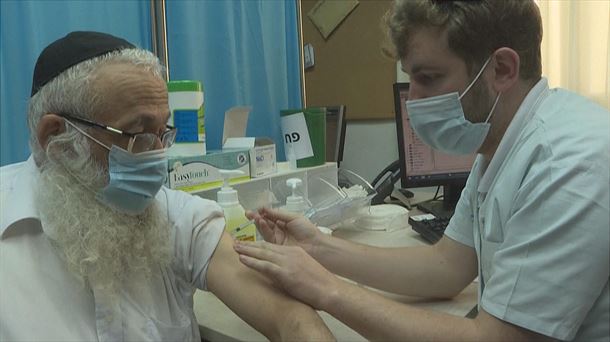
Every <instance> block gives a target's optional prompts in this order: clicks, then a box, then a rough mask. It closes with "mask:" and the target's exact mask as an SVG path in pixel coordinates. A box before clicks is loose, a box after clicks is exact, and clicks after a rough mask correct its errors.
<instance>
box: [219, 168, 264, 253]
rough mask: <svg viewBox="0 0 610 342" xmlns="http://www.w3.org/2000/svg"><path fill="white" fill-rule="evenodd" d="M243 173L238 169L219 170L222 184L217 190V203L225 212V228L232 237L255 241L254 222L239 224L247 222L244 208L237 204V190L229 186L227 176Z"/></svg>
mask: <svg viewBox="0 0 610 342" xmlns="http://www.w3.org/2000/svg"><path fill="white" fill-rule="evenodd" d="M241 174H243V172H242V171H240V170H220V175H221V176H222V178H223V186H222V188H221V189H220V191H218V193H217V196H218V204H219V205H220V206H221V207H222V210H223V211H224V214H225V221H226V225H225V230H226V231H227V232H229V234H231V236H233V238H235V239H237V240H241V241H256V226H255V225H254V224H250V225H246V226H244V227H243V228H240V226H241V225H242V224H243V223H246V222H248V218H247V217H246V212H245V210H244V208H243V207H242V206H241V204H239V200H238V196H237V190H235V189H233V188H232V187H231V186H229V177H231V176H239V175H241Z"/></svg>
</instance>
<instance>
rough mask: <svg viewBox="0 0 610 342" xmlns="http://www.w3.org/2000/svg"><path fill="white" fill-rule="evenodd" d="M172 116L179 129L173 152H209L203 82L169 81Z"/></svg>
mask: <svg viewBox="0 0 610 342" xmlns="http://www.w3.org/2000/svg"><path fill="white" fill-rule="evenodd" d="M167 90H168V102H169V110H170V114H171V115H170V118H169V120H168V124H169V125H172V126H174V127H176V128H177V129H178V135H177V136H176V143H175V144H174V145H173V146H172V147H171V148H170V149H169V150H168V154H169V155H171V156H180V157H192V156H201V155H205V154H206V147H205V120H204V97H203V86H202V85H201V82H199V81H193V80H179V81H169V82H167Z"/></svg>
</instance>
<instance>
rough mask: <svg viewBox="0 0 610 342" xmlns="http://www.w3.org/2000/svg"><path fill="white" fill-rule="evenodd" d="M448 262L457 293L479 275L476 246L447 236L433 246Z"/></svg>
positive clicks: (443, 260) (444, 260) (448, 268)
mask: <svg viewBox="0 0 610 342" xmlns="http://www.w3.org/2000/svg"><path fill="white" fill-rule="evenodd" d="M432 248H433V249H434V250H435V252H436V253H437V254H438V255H439V257H440V258H441V259H442V262H443V263H446V264H447V266H448V267H447V270H448V272H451V274H450V277H451V279H452V282H451V283H452V284H455V287H456V288H455V289H454V290H455V291H456V292H455V294H456V295H457V294H458V293H459V292H461V291H462V290H463V289H464V288H465V287H466V286H468V284H470V283H471V282H472V281H473V280H474V278H475V277H476V276H477V275H478V265H479V263H478V261H477V254H476V252H475V250H474V248H472V247H470V246H467V245H464V244H462V243H459V242H457V241H455V240H453V239H451V238H449V237H447V236H443V238H442V239H441V240H440V241H439V242H438V243H437V244H436V245H434V246H433V247H432Z"/></svg>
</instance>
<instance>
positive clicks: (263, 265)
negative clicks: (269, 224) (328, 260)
mask: <svg viewBox="0 0 610 342" xmlns="http://www.w3.org/2000/svg"><path fill="white" fill-rule="evenodd" d="M233 246H234V249H235V251H236V252H237V253H238V254H239V260H240V261H241V262H242V263H243V264H244V265H246V266H248V267H250V268H252V269H254V270H256V271H258V272H260V273H262V274H264V275H265V276H267V277H268V278H270V279H272V280H273V281H274V282H275V284H276V285H277V286H279V287H281V288H282V289H283V290H284V291H286V293H288V294H290V295H291V296H293V297H295V298H296V299H298V300H300V301H302V302H304V303H307V304H309V305H310V306H312V307H313V308H314V309H317V310H325V308H326V306H327V304H328V303H330V299H331V296H332V295H333V294H334V293H337V291H338V287H339V286H340V282H341V281H340V280H339V278H337V277H336V276H335V275H334V274H332V273H331V272H329V271H328V270H327V269H326V268H324V267H323V266H322V265H320V264H319V263H318V262H317V261H316V260H315V259H314V258H312V257H311V256H309V255H308V254H307V253H306V252H305V251H304V250H303V249H302V248H301V247H299V246H280V245H276V244H272V243H268V242H265V241H258V242H247V241H235V244H234V245H233Z"/></svg>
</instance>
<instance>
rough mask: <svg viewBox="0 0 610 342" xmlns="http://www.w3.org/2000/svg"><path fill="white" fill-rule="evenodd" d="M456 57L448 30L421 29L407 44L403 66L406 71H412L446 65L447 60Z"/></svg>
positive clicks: (402, 61)
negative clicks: (449, 42)
mask: <svg viewBox="0 0 610 342" xmlns="http://www.w3.org/2000/svg"><path fill="white" fill-rule="evenodd" d="M456 57H457V56H456V55H455V54H454V53H453V52H452V51H451V49H449V45H448V43H447V33H446V30H442V29H439V28H433V27H431V28H421V29H418V30H417V31H414V32H413V34H412V35H411V37H410V39H409V41H408V42H407V46H406V48H405V57H404V58H402V59H401V64H402V67H403V69H406V71H412V70H411V69H420V68H422V67H425V66H432V65H437V64H444V63H445V62H446V61H447V59H453V58H456ZM407 69H408V70H407Z"/></svg>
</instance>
